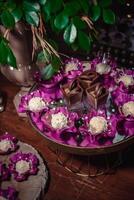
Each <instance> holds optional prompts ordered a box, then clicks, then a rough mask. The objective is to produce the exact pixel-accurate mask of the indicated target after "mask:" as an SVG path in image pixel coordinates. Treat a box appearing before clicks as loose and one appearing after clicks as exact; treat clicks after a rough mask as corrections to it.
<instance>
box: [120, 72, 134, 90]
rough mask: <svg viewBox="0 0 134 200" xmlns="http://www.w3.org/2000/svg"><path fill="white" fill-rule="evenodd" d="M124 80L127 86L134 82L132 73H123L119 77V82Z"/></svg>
mask: <svg viewBox="0 0 134 200" xmlns="http://www.w3.org/2000/svg"><path fill="white" fill-rule="evenodd" d="M120 81H122V82H123V83H124V85H125V86H126V87H128V86H130V85H133V84H134V79H133V77H132V76H131V75H127V74H125V75H123V76H121V77H120V78H119V79H118V82H120Z"/></svg>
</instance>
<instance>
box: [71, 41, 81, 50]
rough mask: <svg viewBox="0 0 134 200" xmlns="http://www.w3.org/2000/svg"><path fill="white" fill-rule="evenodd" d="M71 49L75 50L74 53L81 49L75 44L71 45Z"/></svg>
mask: <svg viewBox="0 0 134 200" xmlns="http://www.w3.org/2000/svg"><path fill="white" fill-rule="evenodd" d="M71 48H72V49H73V51H77V50H78V49H79V46H78V44H77V43H73V44H71Z"/></svg>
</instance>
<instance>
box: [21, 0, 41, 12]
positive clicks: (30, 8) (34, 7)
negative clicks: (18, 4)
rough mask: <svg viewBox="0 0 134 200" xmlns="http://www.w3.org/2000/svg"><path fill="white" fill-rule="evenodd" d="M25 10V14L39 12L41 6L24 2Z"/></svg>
mask: <svg viewBox="0 0 134 200" xmlns="http://www.w3.org/2000/svg"><path fill="white" fill-rule="evenodd" d="M23 9H24V11H25V12H27V11H29V12H32V11H34V12H38V11H39V10H40V5H39V4H38V3H34V2H29V1H23Z"/></svg>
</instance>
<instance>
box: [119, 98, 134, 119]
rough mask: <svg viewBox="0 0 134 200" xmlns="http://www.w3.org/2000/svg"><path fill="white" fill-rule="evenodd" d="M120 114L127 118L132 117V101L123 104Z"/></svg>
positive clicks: (133, 106) (133, 112) (133, 109)
mask: <svg viewBox="0 0 134 200" xmlns="http://www.w3.org/2000/svg"><path fill="white" fill-rule="evenodd" d="M122 112H123V114H124V115H125V116H126V117H127V116H128V115H130V116H132V117H134V101H129V102H127V103H124V105H123V106H122Z"/></svg>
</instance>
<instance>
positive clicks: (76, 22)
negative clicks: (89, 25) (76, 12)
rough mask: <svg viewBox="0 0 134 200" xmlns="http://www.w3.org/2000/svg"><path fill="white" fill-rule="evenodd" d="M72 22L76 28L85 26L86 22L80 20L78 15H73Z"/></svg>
mask: <svg viewBox="0 0 134 200" xmlns="http://www.w3.org/2000/svg"><path fill="white" fill-rule="evenodd" d="M73 23H74V25H75V26H76V27H77V28H78V29H84V28H86V23H85V22H84V21H82V20H81V18H80V17H78V16H75V17H74V18H73Z"/></svg>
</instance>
